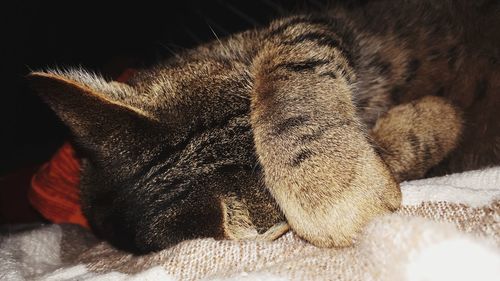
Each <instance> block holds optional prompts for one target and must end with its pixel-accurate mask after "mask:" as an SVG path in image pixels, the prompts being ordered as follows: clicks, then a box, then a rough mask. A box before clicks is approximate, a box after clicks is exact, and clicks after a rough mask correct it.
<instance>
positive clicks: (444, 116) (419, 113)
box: [372, 96, 463, 181]
mask: <svg viewBox="0 0 500 281" xmlns="http://www.w3.org/2000/svg"><path fill="white" fill-rule="evenodd" d="M462 127H463V126H462V118H461V113H460V111H459V110H458V109H457V108H456V107H454V106H453V105H452V104H451V103H450V102H448V101H447V100H446V99H444V98H440V97H435V96H426V97H423V98H421V99H419V100H416V101H413V102H411V103H407V104H402V105H398V106H396V107H394V108H392V109H391V110H389V111H388V112H387V113H386V114H385V115H384V116H382V117H380V118H379V119H378V120H377V123H376V124H375V126H374V127H373V129H372V137H373V138H374V141H375V143H376V145H378V146H379V148H380V149H379V153H380V155H381V157H382V159H384V161H385V163H386V164H387V165H388V166H389V168H390V169H391V170H392V172H393V174H394V176H395V177H396V179H397V180H398V181H404V180H410V179H415V178H421V177H423V176H424V175H425V173H426V172H427V171H428V170H429V169H430V168H432V167H433V166H435V165H437V164H438V163H439V162H441V161H442V160H443V159H444V158H445V157H446V156H447V155H448V154H449V153H450V152H451V151H452V150H453V149H454V148H455V147H456V146H457V144H458V142H459V139H460V133H461V132H462Z"/></svg>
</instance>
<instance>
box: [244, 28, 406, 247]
mask: <svg viewBox="0 0 500 281" xmlns="http://www.w3.org/2000/svg"><path fill="white" fill-rule="evenodd" d="M298 28H299V27H296V28H294V32H290V34H288V33H286V32H285V34H282V35H280V36H277V37H278V38H275V40H273V39H270V40H269V41H268V42H267V43H266V44H267V45H266V46H264V47H263V49H262V50H261V52H260V54H258V55H257V57H256V58H255V60H254V62H253V66H252V67H253V68H252V75H253V78H254V89H253V93H252V97H251V124H252V128H253V132H254V140H255V147H256V152H257V154H258V157H259V161H260V164H261V165H262V167H263V170H264V179H265V183H266V186H267V187H268V188H269V190H270V192H271V194H272V195H273V197H274V198H275V200H276V201H277V203H278V205H279V206H280V208H281V209H282V211H283V213H284V215H285V217H286V219H287V221H288V223H289V224H290V226H291V228H292V230H294V231H295V232H296V233H297V234H298V235H299V236H301V237H303V238H305V239H306V240H308V241H310V242H311V243H313V244H315V245H317V246H322V247H331V246H346V245H350V244H351V243H352V242H353V238H355V236H356V234H357V233H358V232H359V231H360V230H361V229H362V228H363V226H364V225H365V224H367V223H368V222H369V221H370V220H371V219H372V218H374V217H375V216H377V215H380V214H384V213H388V212H390V211H393V210H395V209H396V208H398V207H399V205H400V201H401V194H400V190H399V186H398V184H397V182H396V181H395V180H394V178H393V176H392V174H391V173H390V171H389V169H388V168H387V166H386V165H385V164H384V162H383V161H382V159H381V158H380V157H379V155H378V154H377V153H376V152H375V150H374V148H373V147H372V146H371V145H370V143H369V142H368V140H367V137H366V135H365V133H364V132H363V129H362V125H361V122H360V120H359V119H358V117H357V115H356V109H355V107H354V105H353V103H352V101H351V90H350V87H349V85H348V84H349V80H350V79H352V78H353V74H352V71H351V70H349V66H348V65H347V64H348V62H347V61H346V58H344V57H343V56H342V53H341V52H340V51H339V50H336V49H335V47H334V46H333V45H332V46H325V45H321V44H320V43H321V42H319V43H318V41H317V40H316V39H317V36H316V37H315V36H312V35H311V36H308V35H307V34H308V32H313V31H314V30H313V28H312V27H307V28H304V30H303V32H305V33H306V34H305V35H304V34H300V31H301V30H297V29H298ZM318 32H319V31H318ZM297 34H298V35H297ZM301 35H303V36H301ZM332 36H333V35H332ZM296 37H297V38H296ZM324 38H325V40H326V39H328V35H327V34H326V35H324ZM299 39H300V40H299ZM309 39H310V40H309ZM283 40H284V41H283ZM287 40H288V41H287ZM286 42H290V43H289V44H288V43H286Z"/></svg>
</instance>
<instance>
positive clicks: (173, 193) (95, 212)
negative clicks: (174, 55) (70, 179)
mask: <svg viewBox="0 0 500 281" xmlns="http://www.w3.org/2000/svg"><path fill="white" fill-rule="evenodd" d="M197 67H198V68H199V71H196V68H197ZM193 70H194V71H193ZM240 71H241V69H236V68H234V67H233V66H228V65H223V64H219V63H214V62H210V63H209V64H207V63H198V64H197V63H196V62H193V63H192V64H191V65H189V66H187V67H186V66H185V65H184V66H182V67H177V68H175V67H171V68H167V67H165V68H161V69H157V70H150V71H144V72H138V73H137V74H136V75H135V77H133V78H132V80H131V81H130V83H128V84H125V83H119V82H110V81H106V80H105V79H103V78H102V77H100V76H99V75H95V74H92V73H89V72H87V71H84V70H81V69H77V70H68V71H58V70H56V71H47V72H35V73H32V74H30V75H29V77H28V79H29V80H30V83H31V85H32V86H33V88H34V89H35V90H36V91H37V92H38V93H39V95H40V96H41V97H42V99H43V100H44V101H45V102H46V103H47V104H48V105H49V106H50V107H51V108H52V109H53V110H54V111H55V112H56V114H57V115H58V116H59V117H60V119H61V120H62V121H63V122H64V123H65V124H66V125H67V126H68V127H69V128H70V129H71V132H72V134H73V140H74V144H75V146H76V149H77V152H78V153H79V154H80V156H81V157H82V158H83V170H82V182H81V196H82V204H83V210H84V213H85V215H86V216H87V218H88V220H89V222H90V224H91V226H92V227H93V229H94V230H95V231H96V232H97V233H98V234H100V235H101V236H102V237H104V238H105V239H108V240H109V241H111V242H112V243H113V244H114V245H116V246H118V247H121V248H125V249H128V250H132V251H135V252H147V251H150V250H157V249H162V248H164V247H166V246H169V245H171V244H173V243H177V242H179V241H182V240H184V239H189V238H194V237H207V236H210V237H224V236H225V233H224V229H223V226H222V220H223V217H224V215H223V214H222V210H221V204H220V202H221V201H220V200H221V198H223V197H224V196H229V195H231V196H233V195H235V194H236V195H237V196H242V197H248V198H253V197H255V198H256V199H253V200H261V201H262V203H264V204H267V203H266V201H267V202H268V201H269V200H270V199H269V196H267V195H266V194H264V195H259V196H255V195H252V194H251V193H252V192H254V191H255V190H257V189H255V190H254V191H252V188H251V187H252V186H258V185H259V179H258V176H257V174H256V172H255V166H256V158H255V155H254V152H253V140H252V132H251V129H250V124H249V120H248V111H249V101H248V98H245V97H244V95H245V94H247V93H246V91H248V87H246V86H245V85H244V81H245V79H247V78H245V76H244V75H243V73H241V72H240ZM245 192H246V193H248V194H243V193H245ZM255 192H257V193H259V192H260V193H262V189H259V190H258V191H255Z"/></svg>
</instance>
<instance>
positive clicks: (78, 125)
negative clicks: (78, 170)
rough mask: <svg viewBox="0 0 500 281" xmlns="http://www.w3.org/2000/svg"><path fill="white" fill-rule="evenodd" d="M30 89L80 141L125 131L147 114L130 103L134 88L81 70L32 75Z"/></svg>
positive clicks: (146, 116) (147, 117) (34, 73)
mask: <svg viewBox="0 0 500 281" xmlns="http://www.w3.org/2000/svg"><path fill="white" fill-rule="evenodd" d="M27 79H28V81H29V83H30V85H31V87H32V88H33V89H34V90H35V91H36V92H37V93H38V94H39V95H40V96H41V97H42V99H43V100H44V101H45V102H46V103H48V104H49V106H50V107H51V108H52V109H53V110H54V111H55V112H56V114H57V115H58V116H59V117H60V118H61V119H62V121H63V122H64V123H66V124H67V125H68V126H69V127H70V129H71V130H72V132H73V133H74V134H75V135H76V136H77V137H80V138H88V137H89V136H96V137H98V136H99V135H101V136H104V135H105V134H109V133H111V132H113V131H116V130H117V129H124V128H123V126H127V124H129V125H132V124H134V123H137V121H138V120H147V119H150V117H149V116H148V114H147V113H146V112H145V111H144V110H142V109H141V108H139V107H138V106H134V105H133V104H132V103H130V102H129V100H131V99H129V97H131V96H133V95H137V93H135V89H134V88H132V87H130V86H128V85H126V84H122V83H118V82H106V81H105V80H104V79H103V78H102V77H99V76H97V75H95V74H91V73H88V72H85V71H82V70H75V71H64V72H63V71H48V72H33V73H31V74H29V75H28V77H27Z"/></svg>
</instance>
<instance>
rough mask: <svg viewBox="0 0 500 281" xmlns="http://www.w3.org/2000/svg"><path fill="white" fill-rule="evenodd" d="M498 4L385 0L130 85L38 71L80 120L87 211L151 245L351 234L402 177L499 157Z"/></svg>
mask: <svg viewBox="0 0 500 281" xmlns="http://www.w3.org/2000/svg"><path fill="white" fill-rule="evenodd" d="M499 30H500V4H499V1H484V0H481V1H449V0H443V1H432V0H429V1H428V0H426V1H423V0H422V1H417V0H405V1H389V0H381V1H371V2H368V3H366V4H363V5H361V4H360V5H358V6H356V7H342V6H339V5H337V6H334V7H332V8H331V9H329V10H328V11H323V12H321V13H318V14H312V13H310V14H305V15H295V16H290V17H286V18H283V19H278V20H276V21H273V22H271V23H270V24H269V25H268V26H267V27H262V28H258V29H255V30H249V31H246V32H242V33H239V34H235V35H232V36H230V37H228V38H226V39H223V40H221V41H214V42H211V43H207V44H205V45H202V46H199V47H198V48H195V49H192V50H188V51H184V52H183V53H181V54H179V55H178V56H174V57H172V58H170V59H168V60H167V61H164V62H161V63H159V64H158V65H156V66H155V67H152V68H150V69H144V70H140V71H138V72H137V73H136V74H135V75H134V76H133V77H132V78H131V79H130V80H129V81H128V82H127V83H119V82H109V81H105V80H104V79H103V78H102V77H100V76H99V75H96V74H93V73H90V72H87V71H85V70H82V69H72V70H51V71H45V72H34V73H32V74H30V75H29V77H28V79H29V81H30V83H31V85H32V86H33V87H34V89H36V91H37V92H38V93H39V94H40V96H41V97H42V98H43V99H44V100H45V101H46V102H47V103H48V105H49V106H50V107H51V108H52V109H53V110H54V111H55V112H56V113H57V115H58V116H59V117H60V118H61V119H62V120H63V121H64V122H65V123H66V124H67V125H68V126H69V127H70V128H71V131H72V134H73V136H74V143H75V146H76V148H77V151H78V153H79V154H80V155H81V157H82V162H83V168H82V169H83V170H82V179H81V185H80V188H81V197H82V205H83V211H84V213H85V215H86V217H87V218H88V221H89V223H90V225H91V227H92V229H93V230H94V231H95V233H96V234H98V235H99V236H100V237H102V238H104V239H106V240H108V241H109V242H110V243H112V244H113V245H115V246H116V247H119V248H122V249H126V250H129V251H132V252H134V253H147V252H150V251H157V250H160V249H163V248H166V247H169V246H171V245H173V244H175V243H178V242H181V241H183V240H186V239H193V238H200V237H213V238H216V239H224V238H229V239H259V240H272V239H275V238H276V237H278V236H279V235H281V234H283V233H284V232H286V231H287V230H288V228H289V227H290V228H291V229H292V230H293V231H294V232H295V233H297V234H298V235H299V236H301V237H302V238H304V239H305V240H307V241H309V242H311V243H312V244H314V245H317V246H320V247H335V246H347V245H350V244H351V243H353V241H354V239H355V237H356V234H357V233H359V232H360V231H361V230H362V228H363V226H364V225H366V224H367V223H368V222H369V221H370V220H371V219H372V218H374V217H375V216H378V215H382V214H385V213H389V212H391V211H394V210H395V209H397V208H398V207H399V206H400V202H401V193H400V189H399V185H398V183H399V182H401V181H404V180H409V179H415V178H420V177H423V176H429V175H442V174H444V173H449V172H456V171H463V170H469V169H474V168H479V167H485V166H489V165H495V164H499V163H500V122H498V120H499V117H500V116H499V113H498V110H500V93H499V92H500V65H499V58H500V55H499V52H500V32H499Z"/></svg>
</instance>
